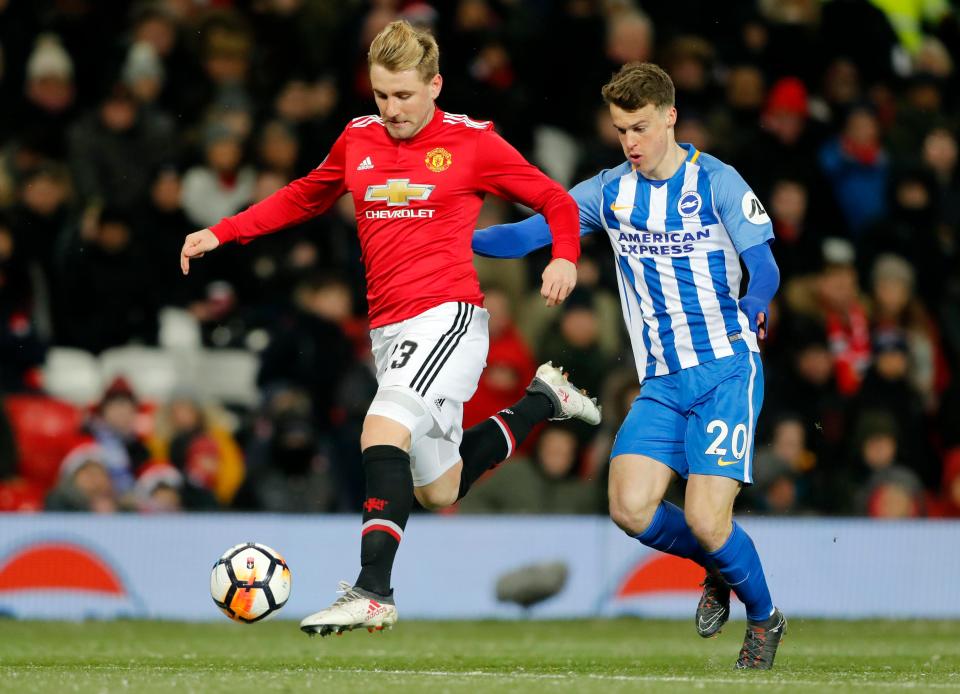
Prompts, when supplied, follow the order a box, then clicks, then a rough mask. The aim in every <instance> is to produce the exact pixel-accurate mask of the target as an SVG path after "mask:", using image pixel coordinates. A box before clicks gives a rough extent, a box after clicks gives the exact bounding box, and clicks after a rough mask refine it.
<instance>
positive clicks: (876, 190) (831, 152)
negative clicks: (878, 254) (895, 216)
mask: <svg viewBox="0 0 960 694" xmlns="http://www.w3.org/2000/svg"><path fill="white" fill-rule="evenodd" d="M820 166H821V168H822V169H823V172H824V174H825V175H826V177H827V179H828V180H829V181H830V183H831V185H832V186H833V188H834V190H835V192H836V196H837V202H838V203H839V205H840V209H841V210H842V211H843V215H844V217H845V219H846V222H847V225H848V226H849V228H850V232H851V234H852V235H853V236H854V238H857V237H859V236H860V234H861V233H862V232H863V230H864V228H865V227H866V226H867V225H868V224H870V223H871V222H874V221H876V220H877V219H879V218H880V217H882V216H883V214H884V213H885V212H886V196H885V195H884V192H885V191H886V188H887V177H888V175H889V168H890V161H889V157H888V155H887V152H886V151H885V150H884V148H883V143H882V141H881V139H880V124H879V122H878V120H877V115H876V113H875V112H874V111H873V109H871V108H870V107H869V106H866V105H862V104H860V105H857V106H855V107H854V108H852V109H851V110H850V111H849V113H848V114H847V116H846V119H845V121H844V126H843V131H842V132H841V133H840V135H838V136H837V137H835V138H833V139H832V140H829V141H828V142H827V143H826V144H825V145H824V146H823V147H822V148H821V150H820Z"/></svg>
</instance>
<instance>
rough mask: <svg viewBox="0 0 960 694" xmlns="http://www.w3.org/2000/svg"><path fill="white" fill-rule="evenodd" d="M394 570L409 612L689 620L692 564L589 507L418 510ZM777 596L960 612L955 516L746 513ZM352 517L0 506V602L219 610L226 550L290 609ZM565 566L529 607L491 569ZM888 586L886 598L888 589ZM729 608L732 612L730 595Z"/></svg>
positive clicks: (305, 602)
mask: <svg viewBox="0 0 960 694" xmlns="http://www.w3.org/2000/svg"><path fill="white" fill-rule="evenodd" d="M410 524H412V525H415V526H416V532H412V533H409V534H408V536H407V537H406V538H405V539H404V543H403V546H402V548H401V550H400V553H399V555H398V559H397V566H396V570H395V572H394V580H395V583H396V584H397V585H398V586H400V589H399V590H398V592H397V602H398V606H400V608H401V612H402V616H403V618H405V619H412V618H436V619H464V618H515V617H521V616H525V615H526V614H528V613H529V615H531V616H533V617H539V618H559V617H589V616H614V615H624V614H634V615H643V616H651V617H676V618H683V619H688V618H689V617H690V615H691V614H692V613H693V609H694V607H695V605H696V601H697V597H698V595H699V592H700V588H699V585H698V584H699V582H700V581H701V580H702V573H701V572H700V571H699V570H698V569H697V568H696V567H695V566H694V565H693V564H691V563H690V562H686V561H683V560H679V559H675V558H673V557H669V556H666V555H663V554H660V553H657V552H653V551H651V550H648V549H647V548H645V547H643V546H641V545H640V544H639V543H637V542H635V541H634V540H631V539H630V538H628V537H626V536H625V535H623V534H622V533H620V532H619V531H618V530H617V529H616V528H615V527H613V525H612V524H611V523H610V521H609V520H607V519H604V518H593V517H553V518H546V517H508V516H495V517H438V516H427V515H416V516H414V517H413V518H411V520H410ZM743 525H744V526H745V527H746V529H747V530H748V531H749V532H750V534H751V535H752V536H753V538H754V540H755V542H756V544H757V546H758V548H759V549H760V551H761V553H762V556H763V558H764V567H765V570H766V574H767V578H768V581H769V582H770V586H771V589H772V591H773V594H774V598H775V600H776V602H777V604H778V605H779V606H780V607H781V608H782V609H783V610H784V611H785V612H787V613H788V614H790V615H791V616H796V617H830V618H859V617H887V618H898V617H930V618H960V603H957V601H956V600H955V599H954V598H953V596H952V593H953V588H954V586H955V582H956V576H958V575H960V554H958V553H957V552H944V551H943V548H945V547H954V548H955V547H958V546H960V522H946V521H905V522H877V521H869V520H855V519H811V520H805V519H792V520H780V519H762V518H757V519H750V520H747V521H744V522H743ZM358 532H359V522H358V519H356V518H354V517H350V516H315V517H306V516H274V515H232V514H228V515H193V516H191V515H178V516H110V517H104V516H94V515H61V514H43V515H8V516H4V517H0V614H3V615H7V616H13V617H20V618H35V619H54V618H56V619H64V618H66V619H82V618H99V619H109V618H126V617H130V618H159V619H182V620H213V619H222V616H220V612H219V610H218V609H217V608H216V606H215V605H214V604H213V602H212V601H211V599H210V596H209V591H208V583H209V573H210V569H211V567H212V565H213V563H214V562H215V561H216V560H217V558H218V556H219V555H220V553H221V552H222V551H223V548H224V547H228V546H231V545H234V544H236V543H238V542H242V541H247V540H254V541H257V542H262V543H265V544H268V545H270V546H272V547H275V548H277V549H278V550H279V551H281V552H282V553H283V554H284V556H285V557H286V559H287V562H288V563H289V566H290V569H291V572H292V576H293V580H292V584H293V590H292V595H291V597H290V601H289V604H288V605H287V607H286V608H285V609H284V611H283V613H282V614H281V615H280V617H281V618H289V619H299V618H300V617H302V616H303V615H304V614H307V613H309V612H311V611H313V610H316V609H317V607H318V606H320V605H324V604H326V603H328V602H329V601H330V599H331V598H332V597H333V596H334V589H335V587H336V585H337V581H338V580H340V579H347V580H349V579H352V578H353V577H354V576H355V574H356V571H357V563H358V557H357V544H356V537H357V533H358ZM544 563H554V564H558V563H559V564H562V565H565V567H566V572H565V575H566V579H565V582H564V584H563V587H562V589H561V590H560V591H559V592H558V593H557V594H556V595H554V596H553V597H551V598H549V599H547V600H545V601H543V602H542V603H540V604H537V605H535V606H533V607H532V608H529V610H526V609H524V608H521V607H519V606H517V605H515V604H510V603H504V602H500V601H498V599H497V595H496V585H497V581H498V580H499V579H500V578H501V577H503V576H504V575H505V574H508V573H511V572H516V571H517V570H518V569H521V568H523V567H528V566H534V565H541V564H544ZM890 596H896V600H891V599H890ZM734 616H735V617H738V616H739V617H741V618H742V617H743V611H742V607H741V606H740V605H739V603H735V605H734Z"/></svg>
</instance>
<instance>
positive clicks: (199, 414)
mask: <svg viewBox="0 0 960 694" xmlns="http://www.w3.org/2000/svg"><path fill="white" fill-rule="evenodd" d="M218 415H219V416H222V413H220V412H219V411H218V410H217V409H216V408H211V409H210V410H209V413H208V412H205V411H204V410H203V408H202V407H201V405H200V402H199V401H198V399H197V398H196V396H195V395H193V394H192V393H190V392H188V391H181V392H179V393H176V394H174V396H173V397H172V398H171V400H170V402H169V403H167V405H166V407H165V408H164V409H163V410H162V411H161V413H160V414H159V416H158V417H157V422H156V427H155V435H154V438H153V439H152V441H151V442H150V443H151V446H150V448H151V450H152V452H153V456H152V457H153V458H154V459H155V460H169V461H170V463H171V464H172V465H173V466H174V467H175V468H176V469H177V470H179V471H180V473H181V474H182V475H183V476H184V478H185V482H186V483H187V484H189V485H192V486H193V487H196V488H198V489H203V490H207V491H208V492H212V494H213V495H214V497H215V498H216V499H215V500H216V503H219V504H220V505H221V506H223V507H227V506H229V505H230V503H231V502H232V501H233V497H234V495H235V494H236V492H237V489H238V488H239V487H240V484H241V483H242V482H243V477H244V463H243V453H242V452H241V450H240V448H239V446H238V445H237V443H236V441H235V440H234V438H233V436H232V435H231V434H230V432H229V430H228V429H227V428H226V427H225V426H223V424H222V423H220V422H218V421H217V419H218ZM188 501H189V500H188ZM187 505H188V506H190V505H191V504H190V503H188V504H187Z"/></svg>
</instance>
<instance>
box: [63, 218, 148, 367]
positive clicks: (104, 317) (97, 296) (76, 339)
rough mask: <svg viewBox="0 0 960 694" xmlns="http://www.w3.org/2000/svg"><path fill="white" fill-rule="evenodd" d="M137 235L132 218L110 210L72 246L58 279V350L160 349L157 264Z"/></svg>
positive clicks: (74, 241) (97, 351)
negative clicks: (148, 346)
mask: <svg viewBox="0 0 960 694" xmlns="http://www.w3.org/2000/svg"><path fill="white" fill-rule="evenodd" d="M133 234H134V230H133V227H132V218H131V216H130V215H129V214H128V213H126V212H124V211H122V210H120V209H117V208H105V209H104V210H103V211H101V212H100V213H99V215H98V217H97V219H96V222H92V223H91V224H90V226H89V228H88V229H82V230H81V231H80V233H79V234H78V235H77V237H76V238H74V239H73V240H72V242H71V243H70V246H69V247H68V249H67V251H66V252H65V254H64V258H63V260H62V269H61V271H60V273H59V275H58V287H59V292H58V297H57V305H58V306H59V307H60V310H59V311H58V314H57V317H58V322H57V325H58V328H59V333H58V339H57V342H58V343H59V344H61V345H69V346H72V347H79V348H81V349H85V350H87V351H88V352H93V353H95V354H96V353H99V352H102V351H103V350H105V349H107V348H109V347H114V346H117V345H125V344H127V343H128V342H132V341H136V342H140V343H145V344H156V341H157V306H156V303H155V300H156V299H155V296H154V291H155V288H154V287H153V282H152V279H153V276H154V272H155V263H154V262H153V259H151V258H148V257H147V255H146V252H147V251H148V247H147V246H145V245H143V244H140V243H139V242H138V241H137V240H136V239H135V238H134V236H133Z"/></svg>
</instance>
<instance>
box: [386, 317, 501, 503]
mask: <svg viewBox="0 0 960 694" xmlns="http://www.w3.org/2000/svg"><path fill="white" fill-rule="evenodd" d="M489 319H490V314H489V313H487V311H486V309H483V308H481V307H479V306H474V305H473V304H467V303H463V302H448V303H445V304H440V305H439V306H435V307H434V308H432V309H430V310H428V311H424V312H423V313H421V314H419V315H417V316H414V317H413V318H408V319H407V320H403V321H400V322H399V323H391V324H390V325H384V326H382V327H380V328H375V329H373V330H371V331H370V339H371V341H372V342H373V357H374V360H375V361H376V366H377V384H378V386H379V387H378V389H377V394H376V396H375V397H374V399H373V402H372V403H371V404H370V408H369V409H368V410H367V414H375V415H380V416H382V417H388V418H390V419H392V420H394V421H396V422H399V423H400V424H402V425H403V426H405V427H406V428H407V429H409V430H410V438H411V447H410V466H411V468H412V470H413V484H414V486H416V487H422V486H424V485H427V484H430V483H431V482H433V481H434V480H436V479H437V478H438V477H440V476H441V475H442V474H443V473H445V472H446V471H447V470H449V469H450V468H451V467H453V466H454V465H456V463H457V461H459V460H460V442H461V441H462V439H463V403H464V402H466V401H467V400H469V399H470V398H471V397H473V394H474V392H476V390H477V384H478V383H479V382H480V374H481V373H482V372H483V369H484V367H485V366H486V365H487V350H488V348H489V346H490V338H489V334H488V331H487V323H488V321H489Z"/></svg>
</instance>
